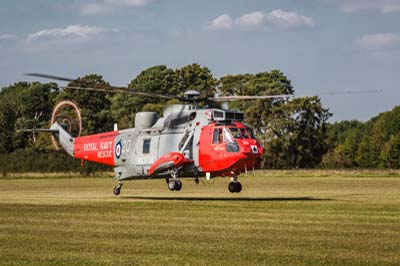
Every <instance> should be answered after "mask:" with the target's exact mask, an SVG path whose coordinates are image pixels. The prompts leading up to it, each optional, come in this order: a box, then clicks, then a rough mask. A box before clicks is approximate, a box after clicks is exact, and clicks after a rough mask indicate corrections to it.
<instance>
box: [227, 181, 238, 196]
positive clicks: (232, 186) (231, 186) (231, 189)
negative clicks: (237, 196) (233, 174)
mask: <svg viewBox="0 0 400 266" xmlns="http://www.w3.org/2000/svg"><path fill="white" fill-rule="evenodd" d="M228 190H229V192H230V193H233V192H236V183H235V182H230V183H229V185H228Z"/></svg>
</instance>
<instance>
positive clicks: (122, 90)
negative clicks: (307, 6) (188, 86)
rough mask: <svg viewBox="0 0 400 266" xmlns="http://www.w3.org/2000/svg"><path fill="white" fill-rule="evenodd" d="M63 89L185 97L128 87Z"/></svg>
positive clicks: (70, 87)
mask: <svg viewBox="0 0 400 266" xmlns="http://www.w3.org/2000/svg"><path fill="white" fill-rule="evenodd" d="M62 88H63V89H71V90H87V91H102V92H110V93H124V94H131V95H141V96H147V97H158V98H164V99H177V100H183V99H184V98H183V97H180V96H177V95H172V94H158V93H151V92H144V91H137V90H131V89H129V88H127V87H115V86H101V87H73V86H68V87H62Z"/></svg>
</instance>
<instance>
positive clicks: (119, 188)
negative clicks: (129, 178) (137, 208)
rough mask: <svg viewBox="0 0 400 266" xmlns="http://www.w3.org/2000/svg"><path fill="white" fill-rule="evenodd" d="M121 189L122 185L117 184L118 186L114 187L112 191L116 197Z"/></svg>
mask: <svg viewBox="0 0 400 266" xmlns="http://www.w3.org/2000/svg"><path fill="white" fill-rule="evenodd" d="M121 187H122V183H118V185H116V186H115V188H114V191H113V192H114V195H115V196H118V195H119V193H121Z"/></svg>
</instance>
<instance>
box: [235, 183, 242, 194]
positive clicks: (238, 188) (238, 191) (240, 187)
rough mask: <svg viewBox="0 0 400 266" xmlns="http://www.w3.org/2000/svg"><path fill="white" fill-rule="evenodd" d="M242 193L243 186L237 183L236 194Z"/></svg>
mask: <svg viewBox="0 0 400 266" xmlns="http://www.w3.org/2000/svg"><path fill="white" fill-rule="evenodd" d="M240 191H242V184H240V182H236V191H235V192H236V193H240Z"/></svg>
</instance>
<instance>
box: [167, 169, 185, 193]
mask: <svg viewBox="0 0 400 266" xmlns="http://www.w3.org/2000/svg"><path fill="white" fill-rule="evenodd" d="M178 172H179V170H178V169H177V168H173V169H171V170H170V172H169V173H170V175H171V177H172V180H170V179H169V178H167V179H166V180H167V183H168V189H169V190H171V191H173V190H176V191H179V190H181V189H182V182H181V181H180V180H177V179H176V178H177V177H178Z"/></svg>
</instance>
